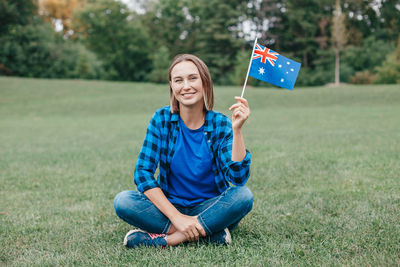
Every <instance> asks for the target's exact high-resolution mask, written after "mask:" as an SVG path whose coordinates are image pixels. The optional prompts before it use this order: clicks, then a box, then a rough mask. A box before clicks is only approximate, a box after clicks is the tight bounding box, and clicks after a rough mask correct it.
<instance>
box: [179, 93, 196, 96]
mask: <svg viewBox="0 0 400 267" xmlns="http://www.w3.org/2000/svg"><path fill="white" fill-rule="evenodd" d="M194 94H195V93H185V94H182V96H191V95H194Z"/></svg>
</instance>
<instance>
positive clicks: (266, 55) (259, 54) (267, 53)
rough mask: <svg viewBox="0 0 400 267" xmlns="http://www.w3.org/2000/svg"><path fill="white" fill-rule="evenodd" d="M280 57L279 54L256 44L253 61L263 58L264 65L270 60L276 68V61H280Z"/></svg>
mask: <svg viewBox="0 0 400 267" xmlns="http://www.w3.org/2000/svg"><path fill="white" fill-rule="evenodd" d="M278 56H279V54H278V53H276V52H274V51H272V50H271V49H269V48H266V47H262V46H260V45H259V44H256V47H255V49H254V53H253V58H252V59H256V58H261V62H262V63H264V64H265V63H266V60H268V62H269V63H271V65H272V66H275V61H276V60H277V59H278Z"/></svg>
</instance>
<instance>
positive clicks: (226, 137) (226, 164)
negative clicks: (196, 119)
mask: <svg viewBox="0 0 400 267" xmlns="http://www.w3.org/2000/svg"><path fill="white" fill-rule="evenodd" d="M219 124H220V125H222V126H223V127H221V132H220V133H219V134H218V138H219V139H222V142H221V143H220V146H219V149H218V154H219V161H220V162H221V164H220V166H221V169H222V171H223V173H224V176H225V179H227V180H228V182H231V183H232V184H234V185H237V186H242V185H244V184H245V183H246V182H247V180H248V179H249V176H250V163H251V155H250V152H249V151H248V150H247V149H246V156H245V157H244V159H243V160H242V161H233V160H232V159H231V158H232V140H233V134H232V126H231V122H230V121H229V120H227V121H225V122H220V123H219Z"/></svg>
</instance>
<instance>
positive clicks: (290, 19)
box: [0, 0, 400, 86]
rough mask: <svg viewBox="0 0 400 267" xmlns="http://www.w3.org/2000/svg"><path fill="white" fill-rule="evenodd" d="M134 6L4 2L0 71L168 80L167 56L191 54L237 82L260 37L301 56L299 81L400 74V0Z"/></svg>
mask: <svg viewBox="0 0 400 267" xmlns="http://www.w3.org/2000/svg"><path fill="white" fill-rule="evenodd" d="M134 7H135V8H134V10H133V9H132V8H129V7H128V6H127V5H126V4H124V3H123V2H120V1H116V0H96V1H94V0H40V1H37V0H13V1H11V0H9V1H8V0H5V1H0V74H1V75H13V76H23V77H42V78H81V79H106V80H121V81H151V82H166V80H167V71H168V66H169V63H170V61H171V60H172V58H173V57H174V56H175V55H176V54H179V53H193V54H196V55H198V56H199V57H200V58H202V59H203V60H204V61H205V62H206V64H207V65H208V66H209V68H210V72H211V74H212V77H213V80H214V81H215V82H216V83H217V84H237V85H241V84H242V83H243V81H244V79H245V75H246V71H247V67H248V62H249V57H250V53H251V48H252V43H253V40H254V38H255V36H257V37H258V38H259V39H260V41H261V43H262V44H264V45H265V46H267V47H268V48H271V49H272V50H275V51H277V52H279V53H280V54H282V55H284V56H286V57H289V58H291V59H293V60H296V61H298V62H300V63H302V68H301V70H300V74H299V78H298V82H297V85H304V86H310V85H323V84H326V83H332V82H334V81H336V82H338V81H339V80H340V81H341V82H350V83H355V84H368V83H400V37H399V29H400V4H399V3H398V0H380V1H373V0H348V1H339V0H274V1H272V0H247V1H241V0H209V1H195V0H152V1H145V0H137V1H135V2H134ZM339 66H340V67H339ZM335 70H336V74H335ZM250 83H251V84H253V85H255V86H257V85H260V84H263V85H265V84H264V83H260V82H259V81H257V80H250Z"/></svg>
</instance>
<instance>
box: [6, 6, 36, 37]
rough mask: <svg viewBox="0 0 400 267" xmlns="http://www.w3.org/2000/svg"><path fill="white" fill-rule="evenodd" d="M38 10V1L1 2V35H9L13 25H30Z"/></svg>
mask: <svg viewBox="0 0 400 267" xmlns="http://www.w3.org/2000/svg"><path fill="white" fill-rule="evenodd" d="M36 9H37V1H36V0H12V1H5V0H2V1H0V35H3V34H5V33H7V31H8V30H9V27H10V26H12V25H26V24H28V23H29V22H30V21H31V20H32V18H33V16H34V14H35V12H36Z"/></svg>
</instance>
